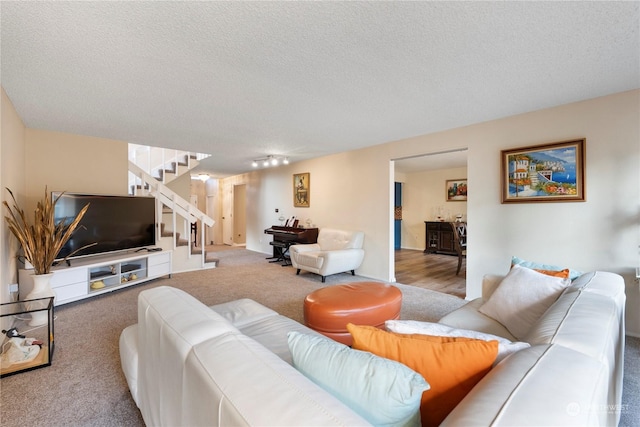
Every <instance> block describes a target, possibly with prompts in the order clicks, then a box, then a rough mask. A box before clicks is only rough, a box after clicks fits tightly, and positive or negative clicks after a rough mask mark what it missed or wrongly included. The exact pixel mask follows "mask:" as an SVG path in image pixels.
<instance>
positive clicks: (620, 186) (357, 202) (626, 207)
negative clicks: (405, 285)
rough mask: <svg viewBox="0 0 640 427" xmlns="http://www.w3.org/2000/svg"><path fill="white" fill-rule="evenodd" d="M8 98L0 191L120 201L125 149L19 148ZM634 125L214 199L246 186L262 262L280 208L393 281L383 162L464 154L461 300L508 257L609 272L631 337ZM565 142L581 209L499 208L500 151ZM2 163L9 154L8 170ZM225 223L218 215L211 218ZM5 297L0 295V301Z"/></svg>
mask: <svg viewBox="0 0 640 427" xmlns="http://www.w3.org/2000/svg"><path fill="white" fill-rule="evenodd" d="M5 98H6V97H5V96H4V94H3V100H2V106H3V111H2V125H3V129H2V157H1V161H2V168H3V171H2V176H3V182H2V184H3V186H6V184H10V185H15V186H16V187H15V188H18V186H20V185H23V186H24V188H25V190H24V191H25V194H26V195H27V196H28V197H29V199H30V200H35V199H36V198H37V197H39V196H40V195H41V194H42V191H43V190H44V185H48V186H49V188H50V189H65V190H67V191H73V192H85V191H86V192H93V193H110V194H125V193H126V185H127V184H126V170H127V165H126V152H127V147H126V143H124V142H121V141H111V140H105V139H100V138H91V137H84V136H78V135H68V134H62V133H57V132H46V131H37V130H31V129H29V130H27V132H26V137H25V138H24V139H26V142H23V141H21V140H20V139H21V137H20V128H21V127H22V128H24V127H23V126H22V125H21V124H20V123H19V118H18V119H15V118H14V119H12V118H11V116H12V115H14V113H11V109H12V107H11V109H9V112H6V111H5V110H6V109H7V104H10V103H9V102H8V101H7V100H6V99H5ZM7 114H8V115H7ZM15 116H16V117H17V115H15ZM5 117H7V118H6V119H5ZM638 117H640V90H635V91H630V92H625V93H620V94H616V95H611V96H607V97H602V98H597V99H593V100H589V101H584V102H579V103H574V104H569V105H564V106H560V107H556V108H551V109H546V110H541V111H537V112H532V113H528V114H523V115H519V116H514V117H509V118H505V119H501V120H495V121H492V122H487V123H481V124H477V125H473V126H468V127H464V128H458V129H453V130H450V131H446V132H440V133H437V134H430V135H424V136H419V137H415V138H410V139H406V140H402V141H395V142H389V143H387V144H382V145H378V146H374V147H370V148H366V149H361V150H354V151H350V152H346V153H341V154H336V155H332V156H326V157H323V158H318V159H313V160H308V161H302V162H297V163H294V164H291V165H288V166H284V167H280V168H276V169H268V170H263V171H254V172H251V173H248V174H244V175H241V176H238V177H232V178H228V179H225V180H223V182H221V184H220V186H219V190H220V194H221V195H222V197H220V199H221V200H223V199H224V198H225V195H226V194H227V193H226V192H225V191H224V190H225V189H228V188H229V187H232V186H233V185H237V184H247V187H246V198H247V248H248V249H250V250H255V251H260V252H264V253H270V252H271V247H270V245H269V241H271V236H268V235H265V234H264V229H266V228H268V227H270V226H271V225H273V224H277V223H278V221H277V218H278V216H279V215H280V214H276V213H275V212H274V211H275V208H278V209H280V212H281V214H283V215H284V216H285V217H288V216H291V215H294V214H295V215H297V216H298V217H299V218H300V219H301V220H302V221H305V220H306V219H307V218H310V219H311V220H312V222H313V223H314V224H316V225H318V226H319V227H336V228H345V229H359V230H362V231H364V232H365V251H366V255H365V259H364V262H363V264H362V267H361V268H360V269H358V273H359V274H361V275H363V276H367V277H371V278H374V279H380V280H390V279H392V277H393V233H392V230H393V210H392V201H393V181H394V179H393V178H394V174H393V165H392V162H391V159H397V158H404V157H409V156H414V155H420V154H431V153H438V152H443V151H450V150H454V149H464V148H467V149H468V166H467V177H468V181H469V182H468V183H469V200H468V202H467V217H468V223H469V226H470V232H469V240H468V251H469V255H468V259H467V297H468V298H474V297H477V296H479V295H480V290H481V280H482V276H483V275H484V274H485V273H505V272H506V271H507V270H508V268H509V260H510V258H511V256H512V255H518V256H520V257H522V258H526V259H531V260H535V261H540V262H546V263H555V264H560V265H566V266H570V267H573V268H575V269H579V270H585V271H588V270H606V271H612V272H615V273H619V274H621V275H622V276H623V277H624V279H625V282H626V284H627V301H628V304H627V307H631V309H627V329H628V331H629V332H631V333H633V334H636V335H640V313H638V310H637V307H638V306H639V305H640V295H639V290H638V285H637V284H636V283H635V280H634V269H635V267H636V266H637V265H638V264H640V259H639V254H638V247H639V243H640V224H639V219H638V218H639V214H640V213H639V200H640V168H639V167H638V165H639V164H640V142H639V141H640V122H639V120H638ZM5 121H8V122H10V123H11V124H10V125H9V127H10V128H13V129H14V130H13V131H7V130H5V126H6V125H5ZM9 133H12V134H14V135H15V136H12V137H11V141H10V145H11V147H9V148H5V143H6V140H5V138H8V137H7V135H8V134H9ZM574 138H586V141H587V143H586V159H587V161H586V193H587V201H586V202H583V203H527V204H509V205H503V204H501V203H500V183H499V168H500V150H503V149H508V148H515V147H522V146H528V145H533V144H540V143H546V142H553V141H562V140H567V139H574ZM7 140H9V139H7ZM22 146H24V147H25V148H24V153H25V154H23V153H22V148H21V147H22ZM120 150H121V151H122V153H123V154H119V151H120ZM7 151H11V152H12V158H11V159H8V158H7ZM13 151H15V153H13ZM116 152H118V153H116ZM14 156H15V158H14ZM25 158H26V159H27V161H26V166H25V167H24V169H23V172H22V174H23V175H22V176H21V172H20V171H19V170H12V172H11V173H8V174H9V175H10V176H9V177H8V178H7V177H5V167H12V168H14V167H15V165H16V163H17V164H24V159H25ZM16 159H17V160H16ZM16 169H19V168H16ZM301 172H309V173H310V174H311V182H310V187H311V188H310V190H311V193H310V194H311V195H310V207H309V208H294V207H293V189H292V174H294V173H301ZM25 177H26V178H25ZM5 180H6V181H5ZM22 180H25V181H22ZM120 180H122V181H120ZM23 182H24V183H23ZM61 187H62V188H61ZM3 197H4V195H3ZM222 205H224V203H222V204H221V206H222ZM231 212H232V211H231ZM224 213H225V211H224V210H222V209H221V210H220V215H224ZM5 237H6V236H5ZM4 240H5V239H4V238H3V250H5V249H6V243H5V241H4ZM2 262H3V268H7V271H6V272H5V271H3V272H2V273H3V276H7V277H10V276H11V275H12V274H13V268H14V266H13V264H12V261H11V260H10V257H5V255H4V254H3V260H2ZM9 270H11V271H9ZM7 285H8V284H7V282H5V283H3V284H2V285H1V286H0V287H1V288H2V289H3V294H4V292H5V290H4V288H5V287H6V286H7Z"/></svg>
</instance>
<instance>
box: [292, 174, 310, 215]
mask: <svg viewBox="0 0 640 427" xmlns="http://www.w3.org/2000/svg"><path fill="white" fill-rule="evenodd" d="M310 181H311V176H310V174H309V172H306V173H296V174H294V175H293V206H294V207H296V208H308V207H309V203H310V200H309V199H310V192H311V182H310Z"/></svg>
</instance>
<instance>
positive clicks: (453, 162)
mask: <svg viewBox="0 0 640 427" xmlns="http://www.w3.org/2000/svg"><path fill="white" fill-rule="evenodd" d="M467 154H468V151H467V149H466V148H463V149H457V150H449V151H444V152H437V153H425V154H421V155H416V156H410V157H404V158H397V159H392V165H393V166H392V183H391V185H392V187H393V195H394V196H395V197H392V204H393V206H391V210H392V212H393V216H394V221H393V226H392V230H391V233H392V239H391V243H392V244H393V247H396V248H397V247H399V249H394V248H393V247H392V250H391V251H390V253H391V254H392V256H393V258H392V260H393V262H392V274H391V277H394V278H395V281H396V282H398V283H402V284H406V285H411V286H417V287H422V288H426V289H430V290H434V291H438V292H443V293H447V294H452V295H456V296H458V297H461V298H464V297H465V296H466V261H465V260H463V262H462V268H461V271H460V272H459V274H456V270H457V266H458V256H457V255H454V254H453V253H451V252H450V251H442V252H440V251H430V250H427V249H428V247H427V245H428V242H427V223H428V222H434V221H441V222H442V223H445V224H443V225H442V226H443V228H446V226H447V225H448V223H449V222H455V221H456V220H462V221H466V220H467V217H468V212H467V202H466V200H456V201H452V200H450V199H452V198H451V197H447V194H448V193H447V181H450V180H463V179H464V180H466V178H467ZM398 188H400V191H401V196H400V197H398V195H397V194H396V193H397V190H398ZM456 199H458V198H456ZM398 203H400V205H399V206H398ZM398 218H400V221H398ZM452 231H453V230H451V232H452ZM445 232H446V230H445ZM398 233H399V234H400V235H399V236H398V235H397V234H398ZM446 236H447V235H446V234H444V237H446Z"/></svg>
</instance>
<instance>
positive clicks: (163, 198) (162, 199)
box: [129, 161, 215, 267]
mask: <svg viewBox="0 0 640 427" xmlns="http://www.w3.org/2000/svg"><path fill="white" fill-rule="evenodd" d="M129 172H131V173H132V174H133V175H135V176H136V178H138V179H140V180H141V181H142V183H143V185H148V186H149V194H151V195H152V196H154V197H155V198H156V201H157V203H158V208H157V209H156V212H157V215H158V218H157V220H156V235H157V236H160V232H161V226H160V224H161V223H162V206H163V205H164V206H167V207H168V208H169V209H171V212H172V230H173V239H172V241H173V249H175V248H176V245H177V238H176V228H177V221H176V215H179V216H180V217H182V218H183V219H184V221H183V222H184V227H183V235H185V236H189V239H188V241H189V244H188V245H187V246H188V249H189V256H191V226H190V225H191V224H192V223H194V222H196V221H200V224H202V228H203V229H202V232H201V233H200V238H201V239H200V240H201V243H200V244H201V248H203V250H202V253H201V254H200V255H201V264H202V266H203V267H204V264H205V255H206V254H205V251H204V244H205V232H204V226H207V227H212V226H213V225H214V224H215V221H214V219H213V218H211V217H209V216H208V215H207V214H205V213H204V212H202V211H201V210H199V209H198V208H196V207H195V206H193V205H192V204H191V203H189V202H188V201H187V200H185V199H184V198H182V197H180V195H179V194H177V193H176V192H174V191H173V190H171V189H170V188H168V187H167V186H166V185H164V184H162V183H161V182H159V181H158V180H157V179H156V178H154V177H153V176H152V175H150V174H149V173H147V172H146V171H145V170H143V169H142V168H141V167H139V166H138V165H136V164H135V163H133V162H132V161H129Z"/></svg>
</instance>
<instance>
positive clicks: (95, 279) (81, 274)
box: [18, 251, 172, 305]
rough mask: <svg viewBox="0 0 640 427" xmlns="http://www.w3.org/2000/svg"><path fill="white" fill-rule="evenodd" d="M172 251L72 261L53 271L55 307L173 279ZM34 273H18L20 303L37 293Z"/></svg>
mask: <svg viewBox="0 0 640 427" xmlns="http://www.w3.org/2000/svg"><path fill="white" fill-rule="evenodd" d="M171 253H172V251H157V252H147V251H140V252H127V253H119V254H117V255H114V254H112V255H99V256H93V257H88V258H80V259H73V260H70V263H71V265H70V266H67V264H66V263H61V265H58V266H56V267H53V268H52V269H51V271H52V273H54V274H53V277H51V282H50V283H51V288H52V289H53V291H54V292H55V294H56V298H55V301H54V305H62V304H67V303H70V302H73V301H78V300H81V299H85V298H91V297H94V296H96V295H100V294H104V293H106V292H111V291H114V290H116V289H122V288H125V287H128V286H133V285H137V284H138V283H143V282H147V281H149V280H153V279H157V278H158V277H162V276H166V275H168V276H171ZM32 272H33V270H25V269H21V270H20V271H19V273H18V280H19V283H20V299H21V300H23V299H24V298H25V296H26V295H27V294H28V293H29V292H31V290H32V289H33V279H32V277H31V274H32Z"/></svg>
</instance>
